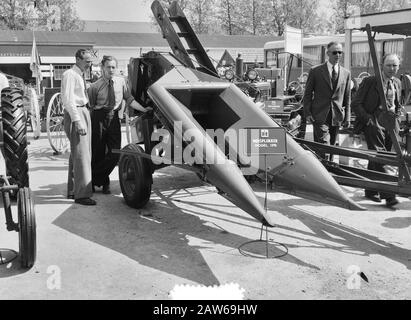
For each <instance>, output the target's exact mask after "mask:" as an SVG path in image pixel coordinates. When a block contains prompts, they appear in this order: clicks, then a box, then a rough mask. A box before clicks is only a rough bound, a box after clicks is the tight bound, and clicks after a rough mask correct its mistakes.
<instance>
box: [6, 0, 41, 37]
mask: <svg viewBox="0 0 411 320" xmlns="http://www.w3.org/2000/svg"><path fill="white" fill-rule="evenodd" d="M33 15H35V10H34V8H32V7H30V6H27V5H26V3H25V2H24V1H21V0H20V1H19V0H3V1H1V2H0V28H1V29H5V30H7V29H10V30H24V29H26V28H27V27H28V26H29V24H30V20H31V17H32V16H33Z"/></svg>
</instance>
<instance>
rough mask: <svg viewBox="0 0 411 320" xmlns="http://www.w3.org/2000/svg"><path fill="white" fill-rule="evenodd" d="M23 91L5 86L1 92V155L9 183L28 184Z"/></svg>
mask: <svg viewBox="0 0 411 320" xmlns="http://www.w3.org/2000/svg"><path fill="white" fill-rule="evenodd" d="M22 95H23V92H22V91H21V90H19V89H12V88H5V89H3V91H2V93H1V110H2V112H1V114H2V117H1V122H2V126H3V130H2V133H3V141H4V147H3V150H2V151H3V156H4V159H5V160H6V175H7V176H10V177H11V181H10V183H11V184H17V185H18V186H19V187H21V188H22V187H28V186H29V174H28V171H29V166H28V150H27V127H26V115H25V113H24V108H23V104H22Z"/></svg>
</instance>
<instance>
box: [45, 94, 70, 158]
mask: <svg viewBox="0 0 411 320" xmlns="http://www.w3.org/2000/svg"><path fill="white" fill-rule="evenodd" d="M46 129H47V137H48V139H49V143H50V146H51V147H52V148H53V150H54V154H56V155H58V154H62V153H64V152H66V151H67V150H68V149H69V148H70V141H69V139H68V138H67V135H66V133H65V132H64V110H63V103H62V101H61V95H60V93H59V92H57V93H55V94H54V95H53V96H52V97H51V99H50V102H49V105H48V106H47V118H46Z"/></svg>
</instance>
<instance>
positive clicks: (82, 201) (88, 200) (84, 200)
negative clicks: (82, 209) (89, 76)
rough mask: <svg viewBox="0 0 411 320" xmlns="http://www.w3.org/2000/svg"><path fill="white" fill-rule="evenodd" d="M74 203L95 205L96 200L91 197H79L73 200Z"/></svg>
mask: <svg viewBox="0 0 411 320" xmlns="http://www.w3.org/2000/svg"><path fill="white" fill-rule="evenodd" d="M74 202H75V203H78V204H82V205H83V206H95V205H96V202H95V201H94V200H93V199H91V198H80V199H76V200H74Z"/></svg>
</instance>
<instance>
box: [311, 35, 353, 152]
mask: <svg viewBox="0 0 411 320" xmlns="http://www.w3.org/2000/svg"><path fill="white" fill-rule="evenodd" d="M342 53H343V49H342V44H341V43H339V42H330V43H329V44H328V45H327V56H328V61H327V62H325V63H323V64H321V65H318V66H315V67H313V68H312V69H311V70H310V72H309V74H308V79H307V83H306V87H305V92H304V99H303V103H304V113H305V116H306V119H307V121H308V122H311V123H312V124H313V129H314V141H315V142H319V143H324V144H331V145H335V143H336V139H337V135H338V130H339V128H340V126H341V125H343V126H345V127H348V126H349V125H350V115H351V110H350V102H351V74H350V71H348V70H347V69H345V68H343V67H342V66H340V64H339V63H340V62H341V60H342ZM321 156H325V155H321Z"/></svg>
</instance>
